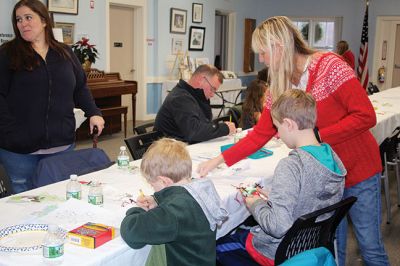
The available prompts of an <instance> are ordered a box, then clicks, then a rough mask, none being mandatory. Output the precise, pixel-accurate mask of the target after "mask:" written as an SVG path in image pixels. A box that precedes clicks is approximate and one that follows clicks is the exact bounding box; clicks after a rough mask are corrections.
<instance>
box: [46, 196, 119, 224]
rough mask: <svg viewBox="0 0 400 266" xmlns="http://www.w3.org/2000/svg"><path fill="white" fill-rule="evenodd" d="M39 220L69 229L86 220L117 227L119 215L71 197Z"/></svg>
mask: <svg viewBox="0 0 400 266" xmlns="http://www.w3.org/2000/svg"><path fill="white" fill-rule="evenodd" d="M40 221H42V222H43V223H48V224H56V225H58V226H59V227H61V228H63V229H65V230H68V231H69V230H72V229H74V228H76V227H78V226H81V225H82V224H85V223H87V222H93V223H102V224H105V225H110V226H114V227H119V226H120V223H121V217H119V215H116V213H114V212H112V211H110V210H107V209H104V208H102V207H98V206H94V205H92V204H89V203H87V202H85V201H83V200H76V199H73V198H72V199H69V200H68V201H66V202H65V203H62V204H60V205H59V207H58V208H57V209H56V210H54V211H52V212H50V213H49V214H47V215H45V216H42V217H41V218H40Z"/></svg>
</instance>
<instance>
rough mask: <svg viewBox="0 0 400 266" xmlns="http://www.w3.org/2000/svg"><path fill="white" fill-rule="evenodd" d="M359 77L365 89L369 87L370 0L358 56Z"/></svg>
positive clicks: (366, 9) (366, 10)
mask: <svg viewBox="0 0 400 266" xmlns="http://www.w3.org/2000/svg"><path fill="white" fill-rule="evenodd" d="M357 77H358V79H359V80H360V82H361V85H362V86H363V87H364V89H367V87H368V0H367V6H366V8H365V15H364V23H363V27H362V34H361V45H360V55H359V56H358V68H357Z"/></svg>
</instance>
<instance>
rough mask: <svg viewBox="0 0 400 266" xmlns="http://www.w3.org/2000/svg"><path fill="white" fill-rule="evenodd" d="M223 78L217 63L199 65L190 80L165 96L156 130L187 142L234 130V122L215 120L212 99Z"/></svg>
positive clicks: (231, 132) (157, 117)
mask: <svg viewBox="0 0 400 266" xmlns="http://www.w3.org/2000/svg"><path fill="white" fill-rule="evenodd" d="M222 81H223V76H222V74H221V73H220V72H219V70H218V69H217V68H215V67H214V66H211V65H201V66H199V67H198V68H197V69H196V71H195V72H194V73H193V76H192V78H191V79H190V80H189V81H188V82H186V81H184V80H180V81H179V83H178V84H177V85H176V86H175V87H174V89H173V90H172V91H171V92H170V93H169V94H168V96H167V97H166V98H165V101H164V103H163V104H162V106H161V108H160V110H159V111H158V113H157V116H156V121H155V125H154V128H155V130H157V131H161V132H163V133H164V134H165V135H167V136H169V137H173V138H175V139H179V140H182V141H185V142H188V143H197V142H201V141H206V140H209V139H213V138H217V137H221V136H226V135H228V134H229V135H231V134H233V133H235V131H236V128H235V125H234V123H231V122H224V123H220V124H214V123H213V122H212V112H211V106H210V98H211V97H213V96H214V94H215V93H216V91H217V90H218V88H219V86H221V84H222Z"/></svg>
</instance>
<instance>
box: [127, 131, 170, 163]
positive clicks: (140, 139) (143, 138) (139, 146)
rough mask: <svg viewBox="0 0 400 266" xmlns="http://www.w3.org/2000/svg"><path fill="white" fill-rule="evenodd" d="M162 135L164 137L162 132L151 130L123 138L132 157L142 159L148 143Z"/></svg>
mask: <svg viewBox="0 0 400 266" xmlns="http://www.w3.org/2000/svg"><path fill="white" fill-rule="evenodd" d="M162 137H164V134H163V133H161V132H159V131H152V132H149V133H144V134H140V135H137V136H133V137H131V138H128V139H125V144H126V146H128V149H129V152H130V153H131V155H132V157H133V159H134V160H139V159H142V157H143V154H144V153H145V152H146V151H147V149H148V148H149V147H150V145H151V144H152V143H153V142H154V141H156V140H158V139H160V138H162Z"/></svg>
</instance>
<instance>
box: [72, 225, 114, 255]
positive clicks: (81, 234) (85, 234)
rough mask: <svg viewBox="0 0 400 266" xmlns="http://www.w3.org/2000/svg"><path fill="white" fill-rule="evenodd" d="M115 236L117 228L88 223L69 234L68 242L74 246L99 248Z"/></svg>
mask: <svg viewBox="0 0 400 266" xmlns="http://www.w3.org/2000/svg"><path fill="white" fill-rule="evenodd" d="M114 236H115V228H114V227H112V226H108V225H104V224H97V223H86V224H84V225H82V226H79V227H78V228H75V229H74V230H71V231H69V232H68V235H67V238H68V242H69V243H71V244H74V245H78V246H82V247H87V248H93V249H94V248H97V247H99V246H101V245H103V244H104V243H106V242H108V241H110V240H111V239H113V238H114Z"/></svg>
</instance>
